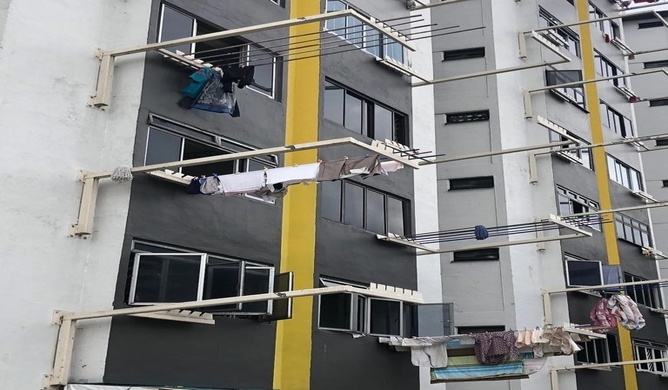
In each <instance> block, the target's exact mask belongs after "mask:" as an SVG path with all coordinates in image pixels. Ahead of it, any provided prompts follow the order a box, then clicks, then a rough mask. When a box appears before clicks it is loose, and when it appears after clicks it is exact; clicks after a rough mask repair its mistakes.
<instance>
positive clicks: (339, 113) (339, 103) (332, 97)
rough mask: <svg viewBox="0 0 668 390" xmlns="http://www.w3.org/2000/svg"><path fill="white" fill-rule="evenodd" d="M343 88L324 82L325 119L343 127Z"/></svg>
mask: <svg viewBox="0 0 668 390" xmlns="http://www.w3.org/2000/svg"><path fill="white" fill-rule="evenodd" d="M344 94H345V92H344V90H343V88H341V87H339V86H336V85H334V84H331V83H328V82H325V98H324V101H323V103H324V106H325V118H327V119H329V120H330V121H334V122H336V123H338V124H340V125H343V112H344V110H343V96H344Z"/></svg>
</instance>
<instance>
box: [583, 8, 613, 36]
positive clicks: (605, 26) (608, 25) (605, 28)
mask: <svg viewBox="0 0 668 390" xmlns="http://www.w3.org/2000/svg"><path fill="white" fill-rule="evenodd" d="M607 17H608V15H606V14H604V13H603V11H601V10H600V9H598V8H596V7H595V6H594V5H592V4H591V3H590V4H589V20H594V19H603V18H607ZM594 25H595V26H596V27H598V29H599V30H601V32H603V33H604V34H607V35H608V37H609V38H610V39H614V38H619V37H620V34H619V26H618V25H617V24H616V23H615V22H613V21H611V20H602V21H598V22H594Z"/></svg>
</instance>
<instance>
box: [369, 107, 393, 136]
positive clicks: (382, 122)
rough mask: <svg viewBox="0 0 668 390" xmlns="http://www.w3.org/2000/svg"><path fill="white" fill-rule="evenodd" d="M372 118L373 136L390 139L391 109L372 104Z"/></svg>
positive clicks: (391, 126) (391, 134) (391, 127)
mask: <svg viewBox="0 0 668 390" xmlns="http://www.w3.org/2000/svg"><path fill="white" fill-rule="evenodd" d="M373 111H374V120H373V122H374V123H373V130H374V134H373V138H375V139H377V140H381V141H383V140H386V139H389V140H392V139H395V138H394V137H393V131H392V130H393V127H394V123H393V122H394V121H393V118H392V111H390V110H388V109H386V108H384V107H381V106H379V105H375V106H374V110H373Z"/></svg>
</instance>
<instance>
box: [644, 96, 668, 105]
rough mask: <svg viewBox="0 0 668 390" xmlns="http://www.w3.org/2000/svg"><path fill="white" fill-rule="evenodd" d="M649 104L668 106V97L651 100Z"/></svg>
mask: <svg viewBox="0 0 668 390" xmlns="http://www.w3.org/2000/svg"><path fill="white" fill-rule="evenodd" d="M649 106H650V107H658V106H668V98H664V99H652V100H650V101H649Z"/></svg>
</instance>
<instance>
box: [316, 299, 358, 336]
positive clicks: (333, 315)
mask: <svg viewBox="0 0 668 390" xmlns="http://www.w3.org/2000/svg"><path fill="white" fill-rule="evenodd" d="M351 299H352V295H351V294H325V295H321V296H320V316H319V318H320V323H319V324H318V326H319V327H321V328H330V329H342V330H349V329H350V322H351V307H352V306H351Z"/></svg>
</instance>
